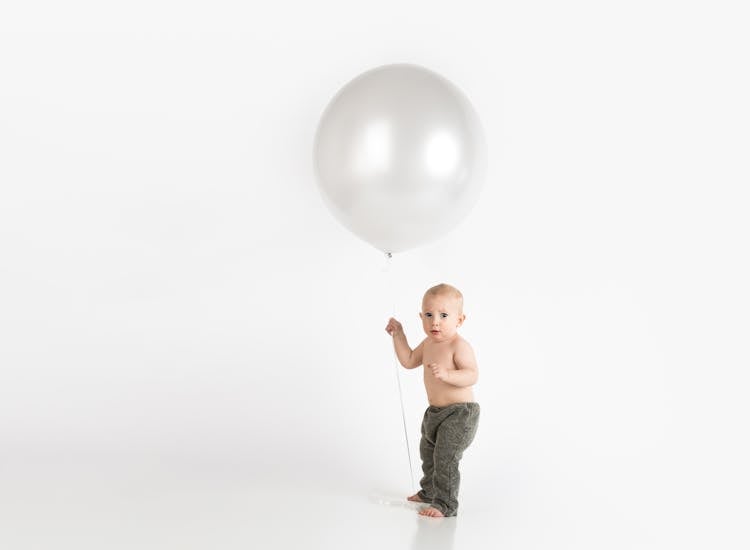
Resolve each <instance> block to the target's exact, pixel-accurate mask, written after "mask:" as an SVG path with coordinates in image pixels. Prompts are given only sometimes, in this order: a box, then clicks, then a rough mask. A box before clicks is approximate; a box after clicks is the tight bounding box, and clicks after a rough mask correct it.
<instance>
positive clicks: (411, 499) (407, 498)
mask: <svg viewBox="0 0 750 550" xmlns="http://www.w3.org/2000/svg"><path fill="white" fill-rule="evenodd" d="M406 500H410V501H411V502H424V501H423V500H422V499H421V498H419V493H414V494H413V495H412V496H410V497H406Z"/></svg>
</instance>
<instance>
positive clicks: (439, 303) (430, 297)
mask: <svg viewBox="0 0 750 550" xmlns="http://www.w3.org/2000/svg"><path fill="white" fill-rule="evenodd" d="M419 317H420V318H421V319H422V328H424V331H425V334H427V336H429V337H430V338H431V339H432V340H433V341H435V342H445V341H449V340H452V339H453V338H454V337H455V336H456V334H457V331H458V327H460V326H461V325H462V324H463V322H464V319H466V316H465V315H464V297H463V294H461V292H460V291H459V290H458V289H457V288H456V287H454V286H451V285H447V284H444V283H443V284H439V285H436V286H433V287H432V288H430V289H428V290H427V292H425V294H424V298H422V311H421V313H420V314H419Z"/></svg>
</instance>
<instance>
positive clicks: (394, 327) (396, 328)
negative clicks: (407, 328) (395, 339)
mask: <svg viewBox="0 0 750 550" xmlns="http://www.w3.org/2000/svg"><path fill="white" fill-rule="evenodd" d="M385 331H386V332H387V333H388V334H390V335H391V336H394V335H396V334H398V333H399V332H404V327H402V326H401V323H399V322H398V321H396V319H394V318H393V317H391V318H390V319H389V320H388V325H387V326H386V327H385Z"/></svg>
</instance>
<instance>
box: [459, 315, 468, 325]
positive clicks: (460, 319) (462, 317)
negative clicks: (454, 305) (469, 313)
mask: <svg viewBox="0 0 750 550" xmlns="http://www.w3.org/2000/svg"><path fill="white" fill-rule="evenodd" d="M464 321H466V315H464V314H463V313H462V314H461V316H460V317H459V318H458V326H459V327H460V326H461V325H463V324H464Z"/></svg>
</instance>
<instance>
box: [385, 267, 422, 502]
mask: <svg viewBox="0 0 750 550" xmlns="http://www.w3.org/2000/svg"><path fill="white" fill-rule="evenodd" d="M385 257H386V267H385V271H386V275H387V278H388V280H389V283H390V284H389V288H388V292H389V294H390V295H391V316H392V317H396V293H395V292H394V283H393V280H394V277H393V272H392V270H391V267H392V264H393V255H392V254H391V253H390V252H386V253H385ZM393 365H394V367H395V368H396V384H397V385H398V399H399V402H400V403H401V420H402V421H403V423H404V441H405V442H406V458H407V460H408V461H409V475H410V479H411V490H412V491H416V487H415V485H414V467H413V466H412V461H411V449H410V447H409V433H408V431H407V429H406V412H405V410H404V395H403V392H402V391H401V375H400V374H399V370H398V361H396V362H394V363H393Z"/></svg>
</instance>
